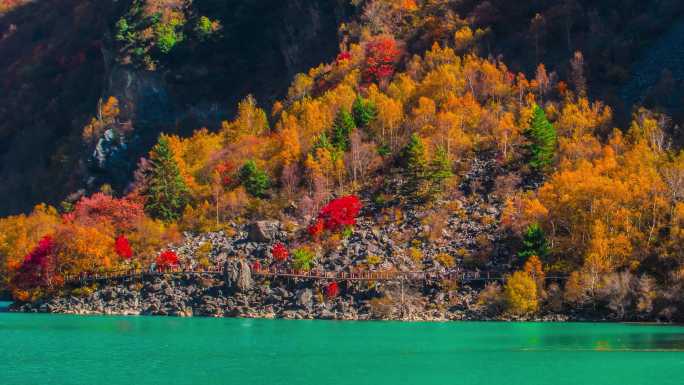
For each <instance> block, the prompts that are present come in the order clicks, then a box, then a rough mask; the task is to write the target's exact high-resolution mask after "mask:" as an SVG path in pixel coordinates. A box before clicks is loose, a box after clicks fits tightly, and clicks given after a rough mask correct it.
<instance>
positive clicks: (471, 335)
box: [0, 305, 684, 385]
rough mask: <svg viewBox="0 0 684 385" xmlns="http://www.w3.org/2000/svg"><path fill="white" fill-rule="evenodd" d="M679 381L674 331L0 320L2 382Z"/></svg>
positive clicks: (679, 334) (683, 346)
mask: <svg viewBox="0 0 684 385" xmlns="http://www.w3.org/2000/svg"><path fill="white" fill-rule="evenodd" d="M0 306H2V305H0ZM683 383H684V328H681V327H671V326H639V325H622V324H536V323H523V324H507V323H475V322H473V323H470V322H468V323H465V322H464V323H399V322H372V323H371V322H327V321H285V320H243V319H206V318H189V319H187V318H186V319H182V318H161V317H77V316H68V315H41V314H10V313H0V384H3V385H15V384H21V385H33V384H36V385H39V384H59V385H68V384H79V385H80V384H83V385H96V384H103V385H116V384H125V385H146V384H198V385H205V384H236V385H238V384H240V385H242V384H264V385H265V384H268V385H274V384H287V385H309V384H312V385H313V384H316V385H319V384H320V385H335V384H374V385H384V384H388V385H389V384H392V385H395V384H412V385H413V384H415V385H431V384H440V385H445V384H507V385H511V384H521V385H535V384H544V385H548V384H554V385H561V384H568V385H570V384H572V385H584V384H603V385H612V384H615V385H618V384H619V385H630V384H648V385H666V384H677V385H681V384H683Z"/></svg>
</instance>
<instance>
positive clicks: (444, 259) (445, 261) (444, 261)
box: [435, 253, 456, 268]
mask: <svg viewBox="0 0 684 385" xmlns="http://www.w3.org/2000/svg"><path fill="white" fill-rule="evenodd" d="M435 261H437V262H439V263H440V264H441V265H442V266H444V267H446V268H451V267H454V266H455V265H456V261H455V260H454V257H452V256H451V255H449V254H447V253H440V254H437V255H436V256H435Z"/></svg>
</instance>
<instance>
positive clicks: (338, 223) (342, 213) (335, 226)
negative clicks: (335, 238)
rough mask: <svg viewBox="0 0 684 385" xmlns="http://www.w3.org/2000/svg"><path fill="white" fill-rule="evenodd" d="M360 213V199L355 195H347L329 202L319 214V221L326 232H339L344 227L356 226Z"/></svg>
mask: <svg viewBox="0 0 684 385" xmlns="http://www.w3.org/2000/svg"><path fill="white" fill-rule="evenodd" d="M360 211H361V201H360V200H359V198H358V197H357V196H355V195H347V196H344V197H341V198H337V199H333V200H331V201H330V202H328V204H327V205H325V207H323V208H322V209H321V211H320V212H319V213H318V221H322V222H323V226H324V227H325V229H326V230H328V231H337V230H340V229H342V228H344V227H348V226H354V225H355V224H356V217H358V216H359V212H360ZM318 221H317V222H318Z"/></svg>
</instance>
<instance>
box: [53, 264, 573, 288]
mask: <svg viewBox="0 0 684 385" xmlns="http://www.w3.org/2000/svg"><path fill="white" fill-rule="evenodd" d="M182 274H204V275H222V274H223V269H222V267H221V266H218V265H216V266H211V267H208V268H204V269H201V270H195V269H185V268H181V267H175V268H165V269H163V270H147V269H140V268H137V269H123V270H112V271H106V272H99V273H82V274H79V275H65V276H64V281H65V283H68V284H79V283H80V284H86V283H89V282H102V281H105V282H106V281H112V280H134V279H140V280H142V279H143V278H144V277H152V276H175V275H182ZM252 274H253V275H256V276H261V277H268V278H294V279H310V280H323V281H402V282H403V281H408V282H419V281H423V282H428V281H438V280H450V281H459V282H463V283H467V282H492V281H500V282H503V281H505V279H506V278H505V276H502V275H498V274H497V275H492V274H491V273H490V272H479V271H451V272H447V273H434V272H425V271H358V272H354V271H351V272H348V271H321V270H308V271H303V270H296V269H290V268H277V267H266V268H261V267H259V268H256V269H253V271H252ZM565 279H566V277H560V276H555V277H553V276H551V277H545V280H549V281H561V280H565Z"/></svg>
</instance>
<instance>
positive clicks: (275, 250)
mask: <svg viewBox="0 0 684 385" xmlns="http://www.w3.org/2000/svg"><path fill="white" fill-rule="evenodd" d="M271 255H273V259H275V260H276V261H278V262H285V261H287V258H288V257H289V256H290V252H289V251H287V248H286V247H285V245H283V244H282V243H276V244H275V245H273V247H272V248H271Z"/></svg>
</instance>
